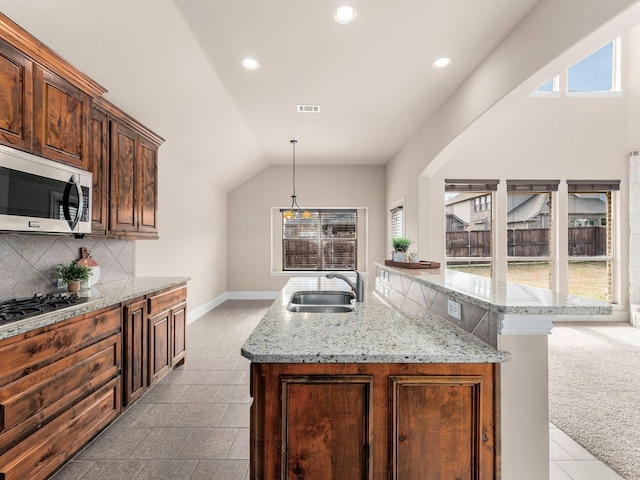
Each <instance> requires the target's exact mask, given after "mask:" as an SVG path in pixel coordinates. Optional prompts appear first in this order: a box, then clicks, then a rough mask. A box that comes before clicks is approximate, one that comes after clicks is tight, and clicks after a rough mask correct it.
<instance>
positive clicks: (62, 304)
mask: <svg viewBox="0 0 640 480" xmlns="http://www.w3.org/2000/svg"><path fill="white" fill-rule="evenodd" d="M89 300H91V299H90V298H84V297H78V296H77V295H75V294H68V293H66V292H65V293H55V294H53V293H49V294H46V295H43V294H42V293H36V294H35V295H34V296H33V297H31V298H21V299H13V300H6V301H3V302H0V326H2V325H7V324H9V323H12V322H16V321H18V320H24V319H25V318H31V317H35V316H37V315H41V314H43V313H49V312H53V311H56V310H61V309H63V308H67V307H72V306H74V305H78V304H81V303H85V302H88V301H89Z"/></svg>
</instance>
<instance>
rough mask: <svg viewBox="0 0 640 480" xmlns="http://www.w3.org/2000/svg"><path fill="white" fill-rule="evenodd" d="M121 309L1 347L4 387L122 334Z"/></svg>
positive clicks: (2, 381) (80, 318) (0, 378)
mask: <svg viewBox="0 0 640 480" xmlns="http://www.w3.org/2000/svg"><path fill="white" fill-rule="evenodd" d="M120 315H121V314H120V308H115V309H112V310H107V311H104V312H102V313H98V314H95V313H94V312H92V313H90V314H87V315H85V316H83V317H79V319H78V320H75V319H74V320H72V321H70V322H69V323H64V324H61V325H60V326H59V327H58V326H56V327H55V328H53V329H49V330H47V331H44V332H42V333H39V334H35V335H32V336H29V337H27V338H22V339H20V340H18V341H11V342H8V343H5V344H0V345H2V346H0V358H2V365H0V385H2V384H5V383H7V382H10V381H12V380H15V379H16V378H20V377H23V376H25V375H28V374H30V373H31V372H33V371H34V370H36V369H37V368H39V367H41V366H44V365H46V364H48V363H51V362H52V361H55V360H57V359H58V358H61V357H63V356H66V355H69V354H71V353H73V352H75V351H77V350H79V349H81V348H82V347H84V346H86V345H90V344H91V343H94V342H96V341H98V340H100V339H102V338H105V337H108V336H110V335H113V334H115V333H118V332H119V331H120V328H121V322H122V320H121V318H120Z"/></svg>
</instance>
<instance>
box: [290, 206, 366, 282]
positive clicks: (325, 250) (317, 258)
mask: <svg viewBox="0 0 640 480" xmlns="http://www.w3.org/2000/svg"><path fill="white" fill-rule="evenodd" d="M307 211H308V212H309V213H311V218H283V219H282V269H283V270H300V271H301V270H345V269H346V268H347V267H351V268H354V269H357V268H358V266H357V259H358V238H357V234H358V212H357V210H350V209H349V210H347V209H340V210H331V209H321V210H319V209H316V210H311V209H308V210H307ZM282 212H284V210H282Z"/></svg>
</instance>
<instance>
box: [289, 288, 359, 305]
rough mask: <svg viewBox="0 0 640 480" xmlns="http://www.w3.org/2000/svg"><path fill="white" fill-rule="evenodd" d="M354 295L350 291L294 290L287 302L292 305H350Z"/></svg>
mask: <svg viewBox="0 0 640 480" xmlns="http://www.w3.org/2000/svg"><path fill="white" fill-rule="evenodd" d="M354 298H356V297H355V295H354V294H353V293H351V292H342V291H327V292H295V293H294V294H293V295H291V299H290V300H289V303H290V304H292V305H350V304H351V300H353V299H354Z"/></svg>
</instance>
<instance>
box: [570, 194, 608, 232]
mask: <svg viewBox="0 0 640 480" xmlns="http://www.w3.org/2000/svg"><path fill="white" fill-rule="evenodd" d="M568 207H569V226H570V227H603V226H605V225H606V224H607V202H606V201H605V200H603V199H602V198H600V196H599V194H592V193H590V194H579V193H578V194H573V195H569V204H568Z"/></svg>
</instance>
